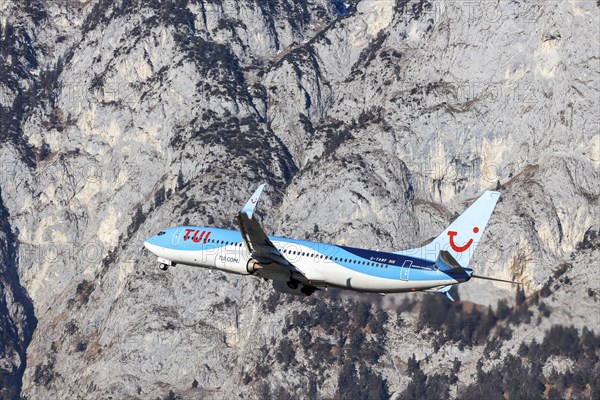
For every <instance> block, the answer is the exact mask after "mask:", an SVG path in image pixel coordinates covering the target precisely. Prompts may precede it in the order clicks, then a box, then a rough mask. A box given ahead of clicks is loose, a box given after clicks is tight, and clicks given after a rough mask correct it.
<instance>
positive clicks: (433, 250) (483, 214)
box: [396, 191, 500, 269]
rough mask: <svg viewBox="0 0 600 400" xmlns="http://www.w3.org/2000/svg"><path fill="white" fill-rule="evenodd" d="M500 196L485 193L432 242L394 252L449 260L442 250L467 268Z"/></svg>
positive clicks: (490, 192)
mask: <svg viewBox="0 0 600 400" xmlns="http://www.w3.org/2000/svg"><path fill="white" fill-rule="evenodd" d="M499 198H500V193H498V192H492V191H487V192H485V193H484V194H483V195H481V197H479V198H478V199H477V200H475V202H474V203H473V204H471V206H469V208H467V209H466V210H465V212H463V213H462V214H461V215H460V216H459V217H458V218H456V219H455V220H454V222H452V223H451V224H450V226H448V227H447V228H446V229H445V230H444V232H442V233H441V234H440V235H439V236H438V237H437V238H435V239H434V240H433V241H432V242H431V243H429V244H427V245H426V246H423V247H419V248H416V249H411V250H404V251H398V252H396V253H397V254H403V255H409V256H414V257H419V258H424V259H427V260H431V261H437V260H438V257H439V258H444V260H449V259H448V257H447V256H445V255H443V254H442V253H441V252H442V251H445V252H446V253H448V255H450V256H451V258H452V260H454V261H455V262H456V263H457V264H458V265H459V266H460V267H462V268H466V267H468V266H469V260H471V257H472V256H473V253H474V252H475V248H476V247H477V244H478V243H479V241H480V240H481V237H482V236H483V231H484V230H485V227H486V225H487V223H488V221H489V219H490V217H491V215H492V212H493V211H494V208H495V207H496V203H497V202H498V199H499ZM448 265H451V264H448ZM450 269H451V268H450Z"/></svg>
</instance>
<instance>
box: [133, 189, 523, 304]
mask: <svg viewBox="0 0 600 400" xmlns="http://www.w3.org/2000/svg"><path fill="white" fill-rule="evenodd" d="M264 188H265V184H262V185H260V186H259V187H258V189H257V190H256V192H254V194H253V195H252V197H250V199H249V200H248V202H247V203H246V205H245V206H244V208H243V209H242V211H241V212H240V213H239V215H238V217H237V218H238V222H239V231H231V230H225V229H219V228H210V227H199V226H180V227H175V228H169V229H165V230H163V231H161V232H159V233H158V234H156V235H155V236H152V237H151V238H149V239H148V240H146V241H145V242H144V246H145V247H146V248H147V249H148V250H150V251H151V252H152V253H153V254H155V255H156V256H157V257H158V262H159V263H160V269H161V270H163V271H166V270H167V269H168V267H169V266H174V265H189V266H194V267H204V268H214V269H219V270H222V271H225V272H232V273H235V274H240V275H255V276H258V277H262V278H266V279H271V280H272V281H273V288H274V289H275V290H278V291H281V292H285V293H291V294H299V295H305V296H309V295H311V294H313V293H314V292H315V291H316V290H318V289H320V288H327V287H337V288H342V289H351V290H356V291H360V292H373V293H399V292H410V291H438V292H442V293H445V294H446V295H447V296H448V297H449V298H450V299H451V300H452V297H450V295H449V294H448V290H449V289H450V288H451V287H452V286H453V285H456V284H459V283H463V282H466V281H468V280H469V279H471V278H483V279H490V280H497V281H501V282H508V283H516V282H511V281H505V280H502V279H494V278H487V277H482V276H477V275H474V274H473V270H472V269H471V268H469V260H470V259H471V256H472V255H473V252H474V250H475V248H476V246H477V243H478V242H479V241H480V240H481V237H482V235H483V231H484V228H485V226H486V225H487V222H488V220H489V218H490V216H491V215H492V211H493V210H494V207H495V206H496V202H497V201H498V198H499V196H500V194H499V193H498V192H485V193H484V194H483V195H482V196H481V197H480V198H479V199H477V200H476V201H475V202H474V203H473V204H472V205H471V206H470V207H469V208H468V209H467V210H466V211H465V212H464V213H463V214H462V215H460V216H459V217H458V218H457V219H456V220H455V221H454V222H452V224H450V226H449V227H448V228H447V229H446V230H445V231H444V232H442V234H441V235H440V236H438V237H437V238H436V239H434V240H433V241H432V242H431V243H429V244H427V245H426V246H424V247H420V248H416V249H412V250H405V251H398V252H394V253H387V252H383V251H373V250H365V249H359V248H354V247H348V246H336V245H330V244H324V243H317V242H310V241H307V240H296V239H288V238H283V237H277V236H267V234H265V232H264V230H263V229H262V227H261V226H260V224H259V223H258V221H257V220H256V218H253V215H254V209H255V207H256V204H257V203H258V199H259V196H260V194H261V193H262V191H263V189H264Z"/></svg>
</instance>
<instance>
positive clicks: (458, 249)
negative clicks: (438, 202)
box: [448, 227, 479, 253]
mask: <svg viewBox="0 0 600 400" xmlns="http://www.w3.org/2000/svg"><path fill="white" fill-rule="evenodd" d="M477 232H479V228H478V227H475V228H473V233H477ZM456 235H458V232H456V231H448V236H450V247H452V250H454V251H455V252H457V253H462V252H463V251H465V250H467V249H468V248H469V247H471V245H472V244H473V239H469V241H468V242H467V243H466V244H465V245H463V246H457V245H456V243H454V237H455V236H456Z"/></svg>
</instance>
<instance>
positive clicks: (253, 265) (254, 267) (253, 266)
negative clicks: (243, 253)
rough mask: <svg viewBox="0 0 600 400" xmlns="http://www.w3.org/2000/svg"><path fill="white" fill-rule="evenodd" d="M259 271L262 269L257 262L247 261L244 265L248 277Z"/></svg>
mask: <svg viewBox="0 0 600 400" xmlns="http://www.w3.org/2000/svg"><path fill="white" fill-rule="evenodd" d="M259 269H263V267H262V265H260V264H259V263H258V261H256V260H253V259H249V260H248V263H247V264H246V271H248V273H249V274H250V275H252V274H254V273H255V272H256V271H258V270H259Z"/></svg>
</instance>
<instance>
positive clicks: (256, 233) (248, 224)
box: [237, 183, 304, 276]
mask: <svg viewBox="0 0 600 400" xmlns="http://www.w3.org/2000/svg"><path fill="white" fill-rule="evenodd" d="M265 186H266V184H264V183H263V184H262V185H260V186H259V187H258V189H256V191H255V192H254V194H253V195H252V197H250V199H249V200H248V202H247V203H246V205H245V206H244V208H242V211H240V213H239V214H238V217H237V218H238V222H239V225H240V232H241V234H242V239H243V240H244V244H245V245H246V248H247V249H248V252H249V253H250V254H251V257H252V258H253V259H255V260H256V261H258V262H259V263H260V264H261V265H262V266H263V267H264V268H267V269H270V270H282V269H283V270H287V271H290V272H296V273H298V274H300V275H302V276H304V274H303V273H302V271H300V270H299V269H297V268H296V267H295V266H293V265H292V264H291V263H290V262H289V261H288V260H286V259H285V257H283V255H281V253H280V252H279V250H277V248H276V247H275V245H274V244H273V243H272V242H271V240H269V237H268V236H267V234H266V233H265V231H264V230H263V228H262V227H261V226H260V224H259V223H258V221H257V220H256V219H255V218H253V215H254V209H255V208H256V204H257V203H258V198H259V197H260V194H261V193H262V191H263V189H264V188H265Z"/></svg>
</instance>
